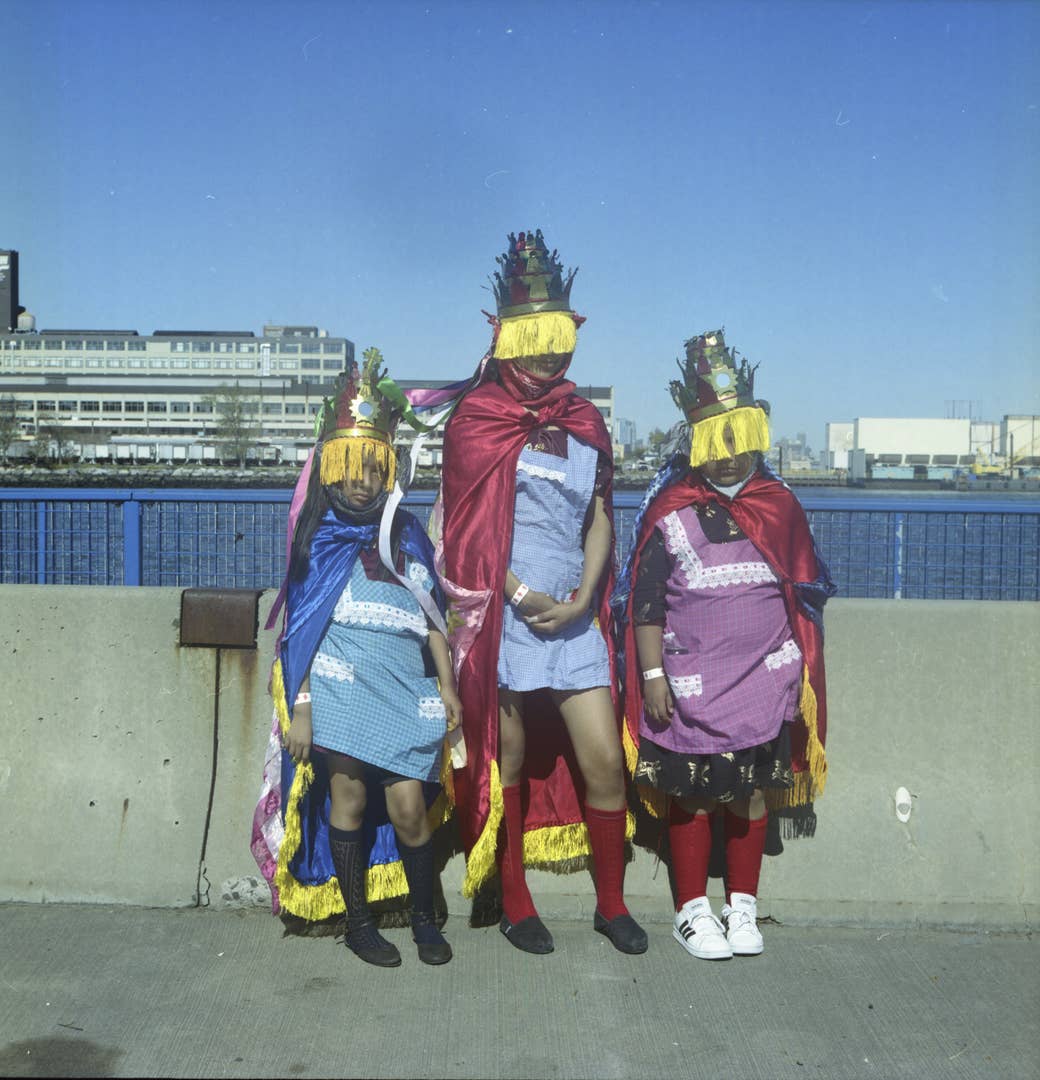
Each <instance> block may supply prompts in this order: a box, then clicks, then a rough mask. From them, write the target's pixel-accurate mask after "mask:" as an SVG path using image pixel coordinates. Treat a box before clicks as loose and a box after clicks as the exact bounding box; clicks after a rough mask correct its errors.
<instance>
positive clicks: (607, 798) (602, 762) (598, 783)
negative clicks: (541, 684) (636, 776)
mask: <svg viewBox="0 0 1040 1080" xmlns="http://www.w3.org/2000/svg"><path fill="white" fill-rule="evenodd" d="M553 700H554V701H555V702H556V707H557V708H558V709H559V710H560V715H561V716H562V717H563V722H564V724H565V725H566V726H567V734H568V735H569V736H570V739H571V744H572V745H573V747H574V754H575V757H577V759H578V768H579V769H581V775H582V779H583V780H584V781H585V803H586V805H587V806H594V807H596V809H597V810H606V811H612V810H615V811H616V810H623V809H624V808H625V775H624V770H623V768H622V757H621V739H620V738H619V737H618V730H617V720H616V719H615V717H614V703H613V701H612V700H611V698H610V691H609V690H608V689H607V688H606V687H605V686H595V687H593V688H592V689H591V690H573V691H554V692H553Z"/></svg>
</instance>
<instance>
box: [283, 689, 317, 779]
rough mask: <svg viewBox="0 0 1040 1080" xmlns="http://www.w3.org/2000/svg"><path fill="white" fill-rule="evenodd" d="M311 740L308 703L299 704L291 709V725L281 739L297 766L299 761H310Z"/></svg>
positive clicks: (312, 737) (309, 707)
mask: <svg viewBox="0 0 1040 1080" xmlns="http://www.w3.org/2000/svg"><path fill="white" fill-rule="evenodd" d="M313 739H314V736H313V732H312V729H311V706H310V702H301V703H300V704H299V705H297V706H296V707H295V708H294V709H293V718H292V723H290V724H289V730H288V731H287V732H286V733H285V738H284V739H282V746H284V747H285V749H286V750H287V751H288V752H289V757H291V758H292V759H293V761H294V762H296V764H297V765H298V764H299V763H300V762H301V761H308V760H310V756H311V744H312V742H313Z"/></svg>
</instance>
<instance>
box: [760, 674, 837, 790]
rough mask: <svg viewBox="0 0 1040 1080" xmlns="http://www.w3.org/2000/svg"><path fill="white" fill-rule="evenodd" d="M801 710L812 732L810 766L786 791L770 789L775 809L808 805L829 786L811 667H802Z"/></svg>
mask: <svg viewBox="0 0 1040 1080" xmlns="http://www.w3.org/2000/svg"><path fill="white" fill-rule="evenodd" d="M798 709H799V712H801V714H802V720H803V721H804V723H805V727H806V729H807V731H808V736H809V737H808V741H807V743H806V757H807V758H808V764H809V768H808V769H806V770H804V771H803V772H800V773H795V778H794V787H792V788H787V789H785V790H776V789H769V788H767V789H766V805H767V806H768V807H769V808H770V809H771V810H780V809H783V808H784V807H787V806H804V805H805V804H806V803H810V802H814V801H815V800H816V799H818V798H819V797H820V796H821V795H822V794H823V790H824V788H825V787H826V786H827V754H826V752H825V751H824V749H823V743H821V742H820V736H819V732H818V730H817V727H816V693H815V691H814V690H813V688H812V685H811V684H810V682H809V668H808V667H807V666H803V668H802V694H801V697H800V699H799V701H798Z"/></svg>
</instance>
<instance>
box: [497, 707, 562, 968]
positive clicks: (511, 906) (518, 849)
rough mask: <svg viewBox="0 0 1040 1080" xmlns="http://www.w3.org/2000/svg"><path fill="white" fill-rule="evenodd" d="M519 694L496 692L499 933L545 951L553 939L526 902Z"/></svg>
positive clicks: (549, 949) (525, 947) (526, 947)
mask: <svg viewBox="0 0 1040 1080" xmlns="http://www.w3.org/2000/svg"><path fill="white" fill-rule="evenodd" d="M522 702H523V695H522V694H518V693H515V692H514V691H512V690H506V689H504V688H501V687H500V688H499V691H498V746H499V767H500V769H501V774H502V804H503V811H504V814H503V816H504V818H505V828H504V830H503V832H504V838H503V842H502V851H501V854H500V857H499V864H498V869H499V876H500V878H501V881H502V910H503V915H502V922H501V924H500V925H499V929H500V930H501V931H502V933H503V934H505V936H506V937H507V938H508V939H509V940H510V941H511V942H512V943H513V944H514V945H515V946H516V947H517V948H518V949H522V950H523V951H524V952H532V953H550V952H552V951H553V940H552V936H551V935H550V933H549V931H548V930H547V929H546V928H545V924H544V923H543V922H542V920H541V919H539V918H538V911H537V909H536V908H535V906H534V901H533V900H532V899H531V893H530V890H529V889H528V888H527V879H526V877H525V875H524V811H523V800H522V793H523V789H522V785H521V781H522V780H523V775H524V748H525V738H524V714H523V707H522Z"/></svg>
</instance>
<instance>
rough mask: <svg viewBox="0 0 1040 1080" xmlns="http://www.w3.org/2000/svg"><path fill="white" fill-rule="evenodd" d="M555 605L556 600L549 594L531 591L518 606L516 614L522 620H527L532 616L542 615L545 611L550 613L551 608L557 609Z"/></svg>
mask: <svg viewBox="0 0 1040 1080" xmlns="http://www.w3.org/2000/svg"><path fill="white" fill-rule="evenodd" d="M555 605H556V600H555V598H554V597H552V596H550V595H549V594H548V593H544V592H538V590H537V589H530V590H528V592H527V594H526V595H525V596H524V598H523V600H521V601H520V603H519V604H518V605H517V608H516V612H517V614H518V615H519V616H520V617H521V618H522V619H524V620H526V619H528V618H529V617H530V616H532V615H541V613H542V612H543V611H548V610H549V608H551V607H555Z"/></svg>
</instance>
